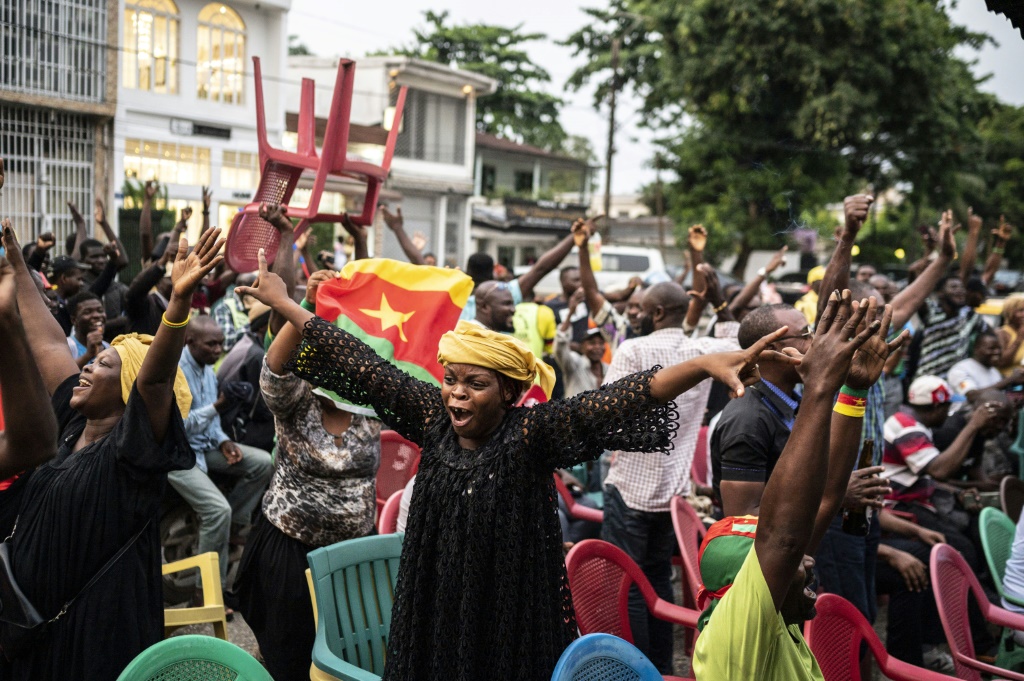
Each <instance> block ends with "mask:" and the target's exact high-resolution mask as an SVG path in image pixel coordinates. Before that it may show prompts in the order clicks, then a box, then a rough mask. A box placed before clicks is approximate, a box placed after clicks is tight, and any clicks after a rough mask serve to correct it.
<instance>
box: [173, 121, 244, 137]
mask: <svg viewBox="0 0 1024 681" xmlns="http://www.w3.org/2000/svg"><path fill="white" fill-rule="evenodd" d="M171 132H172V133H174V134H175V135H183V136H185V137H216V138H218V139H222V140H229V139H231V128H221V127H218V126H216V125H206V124H203V123H196V122H194V121H186V120H185V119H183V118H172V119H171Z"/></svg>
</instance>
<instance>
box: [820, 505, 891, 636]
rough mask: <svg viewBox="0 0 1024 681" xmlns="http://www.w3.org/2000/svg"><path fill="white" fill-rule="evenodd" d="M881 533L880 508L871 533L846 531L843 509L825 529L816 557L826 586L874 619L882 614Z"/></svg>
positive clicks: (828, 589)
mask: <svg viewBox="0 0 1024 681" xmlns="http://www.w3.org/2000/svg"><path fill="white" fill-rule="evenodd" d="M881 535H882V533H881V528H880V526H879V524H878V513H877V511H876V512H875V514H874V515H873V516H872V518H871V528H870V530H869V531H868V536H867V537H857V536H854V535H852V534H846V533H845V532H843V514H842V513H839V514H838V515H837V516H836V517H835V518H834V519H833V520H832V524H831V525H829V527H828V530H827V531H826V532H825V536H824V538H823V539H822V540H821V545H820V546H819V547H818V554H817V555H816V556H815V557H814V563H815V564H814V573H815V574H816V575H817V577H818V582H819V584H821V586H822V588H824V589H825V591H826V592H828V593H830V594H837V595H839V596H842V597H843V598H845V599H846V600H848V601H850V602H851V603H853V604H854V605H855V606H856V607H857V609H858V610H860V611H861V613H862V614H863V615H864V617H865V618H867V620H868V622H872V623H873V622H874V621H875V615H877V614H878V603H877V600H878V599H877V596H876V592H875V561H876V560H877V558H878V542H879V539H880V538H881Z"/></svg>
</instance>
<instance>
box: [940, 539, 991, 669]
mask: <svg viewBox="0 0 1024 681" xmlns="http://www.w3.org/2000/svg"><path fill="white" fill-rule="evenodd" d="M973 577H974V575H971V574H970V567H969V566H968V565H967V563H966V562H965V561H964V559H963V557H962V556H961V555H960V553H959V552H958V551H957V550H956V549H954V548H953V547H952V546H949V545H948V544H936V545H935V546H934V548H932V555H931V578H932V590H933V591H934V592H935V604H936V606H938V609H939V619H941V620H942V628H943V629H944V630H945V632H946V641H947V642H948V643H949V649H950V652H951V653H953V663H954V664H955V665H956V675H957V676H958V677H959V678H961V679H967V680H968V681H981V674H980V673H978V671H977V670H975V669H972V668H971V667H969V666H968V665H965V664H964V663H963V662H962V661H961V658H963V657H967V658H969V659H972V660H973V659H975V658H976V656H975V653H974V639H973V638H972V637H971V625H970V621H969V619H968V615H967V594H968V592H969V591H971V578H973Z"/></svg>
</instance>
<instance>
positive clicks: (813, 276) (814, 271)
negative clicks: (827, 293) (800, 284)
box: [807, 265, 825, 284]
mask: <svg viewBox="0 0 1024 681" xmlns="http://www.w3.org/2000/svg"><path fill="white" fill-rule="evenodd" d="M824 278H825V268H824V267H822V266H821V265H818V266H817V267H812V268H811V269H810V271H809V272H808V273H807V283H808V284H813V283H814V282H816V281H821V280H822V279H824Z"/></svg>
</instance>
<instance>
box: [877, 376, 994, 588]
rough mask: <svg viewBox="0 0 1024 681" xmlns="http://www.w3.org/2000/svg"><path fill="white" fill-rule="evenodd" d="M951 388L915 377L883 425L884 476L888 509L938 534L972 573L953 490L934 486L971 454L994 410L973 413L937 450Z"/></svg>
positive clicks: (974, 554) (974, 560)
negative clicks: (937, 434) (888, 486)
mask: <svg viewBox="0 0 1024 681" xmlns="http://www.w3.org/2000/svg"><path fill="white" fill-rule="evenodd" d="M952 399H953V389H952V388H951V387H950V385H949V383H947V382H946V381H944V380H942V379H941V378H939V377H938V376H920V377H918V378H917V379H915V380H914V382H913V383H911V384H910V388H909V389H908V390H907V404H906V405H904V406H903V407H902V408H901V409H900V411H898V412H897V413H896V414H894V415H893V416H891V417H889V418H888V419H887V420H886V421H885V428H884V431H885V449H884V452H883V455H882V465H883V466H884V467H885V472H884V473H883V474H882V475H883V477H885V478H887V479H888V480H889V482H890V484H891V485H892V488H893V491H892V493H891V494H890V495H888V497H887V502H886V503H887V506H890V507H892V508H894V509H895V510H898V511H906V512H910V513H913V514H914V515H915V516H916V518H917V522H918V523H919V524H920V525H922V526H923V527H926V528H927V529H930V530H933V531H936V532H941V533H942V534H944V535H945V536H946V542H947V543H949V544H951V545H952V546H953V547H955V548H956V549H957V550H958V551H960V553H962V554H963V556H964V558H965V559H966V560H967V562H968V563H969V564H970V565H971V567H973V568H974V569H976V570H978V569H981V567H982V565H981V563H980V562H979V555H978V551H977V550H976V547H975V545H974V543H973V542H971V540H970V539H969V538H968V535H967V526H966V523H965V522H964V521H963V520H962V518H956V517H955V516H954V517H951V516H952V515H953V511H954V510H955V508H954V506H955V492H956V490H955V488H950V487H949V486H948V485H941V486H940V484H939V483H941V482H943V481H947V480H950V479H953V478H955V477H956V476H957V474H958V473H959V472H960V470H961V468H962V466H963V464H964V461H965V460H966V459H967V457H968V456H969V455H970V453H971V448H972V446H973V445H974V442H975V438H976V437H977V436H978V435H979V434H980V433H981V432H983V431H984V430H985V429H986V428H987V427H988V426H989V424H990V422H991V421H992V420H993V419H996V418H998V417H999V413H998V412H997V410H996V409H995V408H994V407H993V408H988V407H986V408H984V409H978V410H975V411H974V413H973V414H972V415H971V418H970V419H969V420H968V421H967V422H966V424H965V425H964V427H963V428H962V429H961V430H960V431H959V432H958V433H957V434H956V437H955V439H953V441H952V442H950V443H949V444H948V446H946V447H945V448H944V449H942V450H940V449H939V448H938V447H937V446H936V443H935V436H934V434H933V429H936V428H940V427H941V426H942V425H943V424H944V423H945V422H946V419H947V418H948V416H949V405H950V402H951V401H952Z"/></svg>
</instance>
